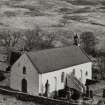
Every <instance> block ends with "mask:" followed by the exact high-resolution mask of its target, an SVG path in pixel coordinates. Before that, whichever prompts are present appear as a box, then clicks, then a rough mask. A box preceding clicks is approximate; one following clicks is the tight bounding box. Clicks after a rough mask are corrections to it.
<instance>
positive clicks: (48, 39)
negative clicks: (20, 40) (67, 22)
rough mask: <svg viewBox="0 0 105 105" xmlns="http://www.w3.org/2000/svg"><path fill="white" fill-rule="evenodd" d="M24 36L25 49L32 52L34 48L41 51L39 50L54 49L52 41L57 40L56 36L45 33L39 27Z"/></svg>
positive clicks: (26, 32)
mask: <svg viewBox="0 0 105 105" xmlns="http://www.w3.org/2000/svg"><path fill="white" fill-rule="evenodd" d="M24 35H25V38H24V41H25V46H24V49H26V50H32V49H34V48H35V49H37V50H39V49H47V48H52V47H53V46H52V41H53V40H54V38H55V37H54V34H53V33H48V32H46V31H43V30H42V29H40V27H38V26H37V27H36V29H34V30H27V31H25V33H24ZM44 37H45V38H44Z"/></svg>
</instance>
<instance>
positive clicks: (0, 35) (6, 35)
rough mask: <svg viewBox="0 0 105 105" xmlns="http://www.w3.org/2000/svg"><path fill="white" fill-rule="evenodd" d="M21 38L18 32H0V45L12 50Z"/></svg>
mask: <svg viewBox="0 0 105 105" xmlns="http://www.w3.org/2000/svg"><path fill="white" fill-rule="evenodd" d="M20 38H21V34H20V32H12V31H9V30H6V31H1V32H0V43H1V45H3V46H6V47H7V48H13V47H15V45H16V44H17V43H18V41H19V39H20Z"/></svg>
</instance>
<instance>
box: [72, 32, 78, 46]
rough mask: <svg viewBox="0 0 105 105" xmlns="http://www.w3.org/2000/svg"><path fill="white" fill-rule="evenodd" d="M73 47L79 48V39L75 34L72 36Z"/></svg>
mask: <svg viewBox="0 0 105 105" xmlns="http://www.w3.org/2000/svg"><path fill="white" fill-rule="evenodd" d="M73 45H75V46H79V37H78V34H77V33H76V34H75V35H74V43H73Z"/></svg>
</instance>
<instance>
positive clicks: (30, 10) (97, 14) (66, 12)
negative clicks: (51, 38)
mask: <svg viewBox="0 0 105 105" xmlns="http://www.w3.org/2000/svg"><path fill="white" fill-rule="evenodd" d="M78 1H79V2H78ZM104 4H105V3H104V1H102V0H94V1H92V0H86V1H84V0H72V1H71V0H0V28H1V29H2V28H5V29H10V30H20V29H22V30H24V29H33V28H35V26H36V25H39V26H40V27H42V28H44V29H46V30H48V31H49V30H51V31H55V29H56V30H59V29H61V30H62V29H64V30H69V31H73V32H78V33H81V32H83V31H93V32H94V33H95V35H97V36H104V33H105V19H104V18H105V7H104ZM63 16H66V17H68V18H66V19H67V24H66V25H65V26H62V27H61V26H60V24H61V23H60V20H61V19H62V18H63ZM54 26H55V27H54Z"/></svg>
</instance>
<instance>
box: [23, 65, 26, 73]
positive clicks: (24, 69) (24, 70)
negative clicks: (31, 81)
mask: <svg viewBox="0 0 105 105" xmlns="http://www.w3.org/2000/svg"><path fill="white" fill-rule="evenodd" d="M23 74H26V67H25V66H24V67H23Z"/></svg>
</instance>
